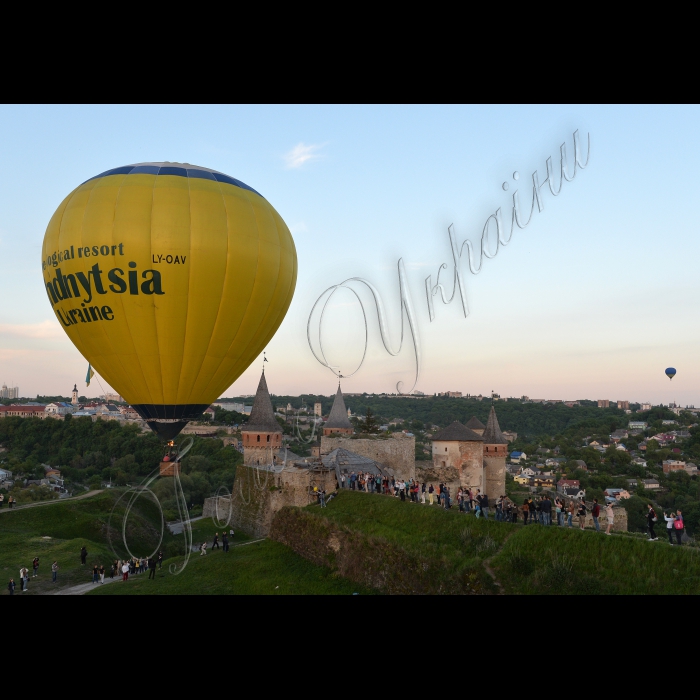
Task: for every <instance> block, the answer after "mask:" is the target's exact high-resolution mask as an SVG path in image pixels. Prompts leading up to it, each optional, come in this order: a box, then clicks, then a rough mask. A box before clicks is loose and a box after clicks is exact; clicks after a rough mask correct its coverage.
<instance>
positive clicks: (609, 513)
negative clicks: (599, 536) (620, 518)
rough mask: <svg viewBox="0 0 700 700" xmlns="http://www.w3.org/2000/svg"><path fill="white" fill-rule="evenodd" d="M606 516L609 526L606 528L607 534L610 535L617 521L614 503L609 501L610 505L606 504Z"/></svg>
mask: <svg viewBox="0 0 700 700" xmlns="http://www.w3.org/2000/svg"><path fill="white" fill-rule="evenodd" d="M605 516H606V517H607V519H608V527H607V528H606V530H605V534H606V535H609V534H610V530H612V526H613V524H614V522H615V513H614V511H613V505H612V503H608V505H606V506H605Z"/></svg>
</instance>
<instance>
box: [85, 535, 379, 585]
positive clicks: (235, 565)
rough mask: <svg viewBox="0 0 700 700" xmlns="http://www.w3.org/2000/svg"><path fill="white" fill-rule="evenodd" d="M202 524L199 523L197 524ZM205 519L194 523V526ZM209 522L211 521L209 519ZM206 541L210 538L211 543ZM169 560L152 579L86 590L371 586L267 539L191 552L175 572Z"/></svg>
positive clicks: (139, 577)
mask: <svg viewBox="0 0 700 700" xmlns="http://www.w3.org/2000/svg"><path fill="white" fill-rule="evenodd" d="M200 523H202V524H200ZM203 523H204V521H199V522H198V523H194V525H197V526H198V527H197V530H200V531H201V529H202V528H204V524H203ZM209 524H210V525H211V524H212V523H211V521H209ZM210 544H211V542H210ZM181 562H182V559H179V558H178V559H171V560H168V561H166V562H165V563H164V564H163V569H162V570H160V571H158V576H157V578H156V579H155V580H148V578H147V574H139V576H136V577H131V578H130V579H129V581H127V582H126V583H122V582H121V581H119V582H117V583H113V584H110V585H108V586H101V587H100V588H96V589H95V590H94V591H90V592H89V593H88V595H352V594H353V593H360V594H374V593H376V591H373V590H371V589H368V588H364V587H362V586H358V585H357V584H354V583H351V582H350V581H348V580H347V579H343V578H340V577H338V576H336V575H335V574H333V573H332V572H331V570H330V569H328V568H327V567H323V566H316V565H315V564H312V563H310V562H308V561H306V559H303V558H302V557H300V556H299V555H298V554H295V553H294V552H293V551H292V550H291V549H289V548H288V547H285V546H284V545H281V544H279V543H277V542H272V541H271V540H264V541H262V542H252V543H251V544H246V545H243V546H235V547H231V549H230V551H229V552H228V554H225V553H224V552H223V551H221V550H214V551H213V552H210V553H209V554H207V556H205V557H202V556H200V555H198V554H193V555H192V557H191V559H190V561H189V563H188V565H187V567H186V568H185V569H184V571H183V572H182V573H180V574H177V575H173V574H171V573H169V572H168V571H167V569H166V566H167V565H169V564H171V563H175V564H178V565H179V564H180V563H181Z"/></svg>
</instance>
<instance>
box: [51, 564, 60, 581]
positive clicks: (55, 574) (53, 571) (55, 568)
mask: <svg viewBox="0 0 700 700" xmlns="http://www.w3.org/2000/svg"><path fill="white" fill-rule="evenodd" d="M57 578H58V562H57V561H54V563H53V564H51V583H56V579H57Z"/></svg>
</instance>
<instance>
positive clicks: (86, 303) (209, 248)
mask: <svg viewBox="0 0 700 700" xmlns="http://www.w3.org/2000/svg"><path fill="white" fill-rule="evenodd" d="M42 270H43V276H44V285H45V288H46V293H47V295H48V297H49V301H50V303H51V306H52V308H53V311H54V313H55V314H56V317H57V318H58V320H59V321H60V323H61V325H62V326H63V329H64V330H65V332H66V333H67V334H68V337H69V338H70V339H71V341H72V342H73V343H74V344H75V346H76V347H77V348H78V350H79V351H80V352H81V353H82V355H83V356H84V357H85V358H86V359H87V360H89V361H90V363H91V365H92V367H94V368H95V370H96V371H97V372H99V373H100V374H101V375H102V376H103V377H104V378H105V379H106V380H107V381H108V382H109V384H111V386H112V387H114V389H116V390H117V391H118V392H119V393H120V394H121V395H122V396H123V397H124V399H125V400H126V401H128V402H129V403H130V404H131V405H132V406H133V407H134V408H135V409H136V411H138V413H139V414H140V415H141V416H142V417H143V418H144V419H145V420H146V421H148V422H149V425H150V426H151V427H152V428H153V429H154V430H156V431H157V432H158V433H159V434H160V435H161V436H162V437H164V438H166V439H171V438H173V437H174V436H175V435H177V434H178V432H179V431H180V430H181V429H182V428H183V427H184V425H185V424H186V423H187V421H188V420H191V419H193V418H196V417H197V416H198V415H200V414H201V413H202V411H204V410H205V409H206V408H207V407H208V406H209V404H210V403H211V402H212V401H213V400H215V399H216V398H217V397H218V396H220V395H221V394H222V393H223V392H224V391H225V390H226V389H227V388H228V387H229V386H230V385H231V384H232V383H233V382H234V381H235V380H236V379H237V378H238V377H239V376H240V375H241V373H242V372H243V371H244V370H245V369H246V367H248V365H250V363H251V362H252V361H253V360H254V359H255V357H257V355H258V354H259V353H260V352H261V351H262V350H263V348H264V347H265V345H266V344H267V343H268V341H269V340H270V338H272V336H273V335H274V333H275V331H276V330H277V328H278V327H279V325H280V323H281V322H282V319H283V318H284V316H285V314H286V312H287V309H288V308H289V304H290V303H291V300H292V295H293V294H294V287H295V285H296V277H297V257H296V250H295V247H294V241H293V240H292V236H291V234H290V232H289V229H288V228H287V226H286V224H285V223H284V221H283V220H282V218H281V217H280V215H279V214H278V213H277V212H276V211H275V210H274V208H273V207H272V206H271V205H270V203H269V202H268V201H267V200H266V199H265V198H264V197H262V196H261V195H260V194H259V193H258V192H256V191H255V190H253V189H252V188H250V187H249V186H248V185H246V184H244V183H243V182H240V181H239V180H236V179H234V178H232V177H229V176H228V175H224V174H223V173H220V172H218V171H216V170H210V169H207V168H201V167H199V166H194V165H189V164H187V163H184V164H183V163H140V164H137V165H128V166H125V167H122V168H115V169H114V170H108V171H107V172H104V173H102V174H101V175H98V176H96V177H94V178H92V179H90V180H88V181H87V182H84V183H83V184H82V185H80V186H79V187H77V188H76V189H75V190H73V192H71V193H70V194H69V195H68V196H67V197H66V198H65V199H64V200H63V202H62V203H61V205H60V206H59V207H58V209H57V210H56V212H55V214H54V215H53V217H52V218H51V221H50V222H49V225H48V228H47V229H46V234H45V236H44V244H43V257H42Z"/></svg>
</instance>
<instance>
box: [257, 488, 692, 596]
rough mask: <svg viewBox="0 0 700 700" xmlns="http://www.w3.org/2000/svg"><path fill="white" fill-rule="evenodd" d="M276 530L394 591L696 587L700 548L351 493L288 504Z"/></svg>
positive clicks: (299, 547) (318, 558) (309, 553)
mask: <svg viewBox="0 0 700 700" xmlns="http://www.w3.org/2000/svg"><path fill="white" fill-rule="evenodd" d="M271 536H272V537H274V538H275V539H278V540H279V541H281V542H283V543H285V544H287V545H288V546H290V547H291V548H292V549H294V550H295V551H296V552H298V553H299V554H301V555H302V556H304V557H306V558H308V559H310V560H311V561H313V562H316V563H324V564H326V565H327V566H330V567H331V568H332V569H334V570H336V571H337V572H338V573H339V574H340V575H342V576H346V577H348V578H350V579H351V580H354V581H357V582H358V583H364V584H365V585H372V586H376V587H377V588H380V589H382V590H384V591H386V592H394V593H489V592H494V591H495V590H497V589H496V587H495V585H494V584H495V583H497V584H498V585H499V586H500V587H501V590H502V591H504V592H506V593H522V594H641V595H658V594H693V593H696V592H698V590H699V589H700V586H699V585H698V584H699V583H700V553H699V552H698V550H697V549H696V548H694V547H671V546H669V545H668V544H667V543H666V542H664V541H663V540H659V541H658V542H648V541H646V538H644V537H643V536H635V535H630V534H624V533H622V534H614V535H611V536H606V535H604V534H602V533H597V532H595V531H593V530H590V531H589V530H586V531H583V532H582V531H580V530H578V529H565V528H559V527H557V526H550V527H544V526H541V525H528V526H527V527H525V526H523V525H512V524H509V523H497V522H493V521H490V522H484V521H483V520H477V519H476V518H475V517H474V516H472V515H464V514H462V513H459V512H458V511H457V509H456V508H455V509H453V510H451V511H444V510H442V509H439V508H437V507H435V506H433V507H430V506H427V505H425V506H424V505H417V504H412V503H408V502H406V503H402V502H401V501H398V500H397V499H394V498H389V497H386V496H378V495H372V494H363V493H355V492H349V491H345V492H341V493H340V494H339V496H338V497H337V498H335V499H334V500H332V501H331V502H330V503H329V505H328V508H326V509H324V510H321V509H320V508H318V506H308V507H307V508H304V509H299V508H287V509H284V510H283V511H281V512H280V514H279V515H278V516H277V518H276V520H275V523H274V524H273V532H272V533H271Z"/></svg>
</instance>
